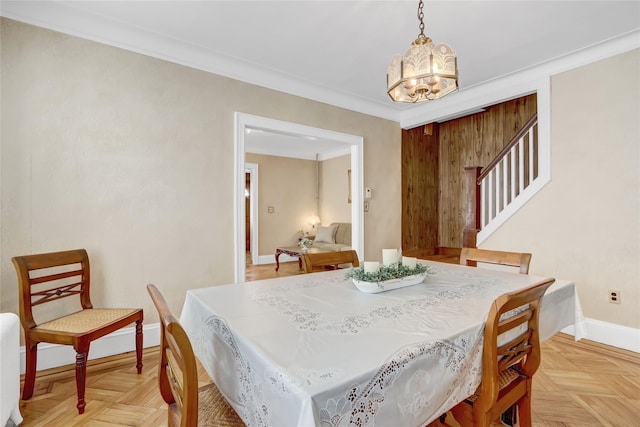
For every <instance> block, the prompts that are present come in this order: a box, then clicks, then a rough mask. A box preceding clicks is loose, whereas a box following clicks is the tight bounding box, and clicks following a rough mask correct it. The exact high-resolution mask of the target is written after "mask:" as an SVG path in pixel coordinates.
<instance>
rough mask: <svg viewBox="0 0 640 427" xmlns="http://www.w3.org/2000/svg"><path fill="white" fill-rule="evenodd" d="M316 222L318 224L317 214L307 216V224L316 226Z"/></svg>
mask: <svg viewBox="0 0 640 427" xmlns="http://www.w3.org/2000/svg"><path fill="white" fill-rule="evenodd" d="M318 224H320V218H318V215H312V216H310V217H309V225H310V226H312V227H315V226H317V225H318Z"/></svg>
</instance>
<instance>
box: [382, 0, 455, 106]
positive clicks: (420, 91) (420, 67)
mask: <svg viewBox="0 0 640 427" xmlns="http://www.w3.org/2000/svg"><path fill="white" fill-rule="evenodd" d="M423 7H424V4H423V3H422V0H420V3H419V4H418V19H419V20H420V34H419V35H418V38H417V39H415V40H414V41H413V43H411V47H410V48H409V50H407V52H406V53H405V55H404V56H402V55H396V56H394V57H393V59H392V60H391V64H390V65H389V70H388V71H387V93H388V94H389V96H390V97H391V99H392V100H394V101H396V102H424V101H431V100H434V99H439V98H442V97H443V96H445V95H448V94H450V93H451V92H454V91H455V90H457V89H458V65H457V58H456V52H455V51H454V50H453V49H452V48H451V46H449V45H448V44H445V43H441V44H437V45H435V46H434V45H433V44H432V42H431V39H430V38H429V37H427V36H425V35H424V22H423V20H424V13H423V12H422V8H423Z"/></svg>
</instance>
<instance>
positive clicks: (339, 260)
mask: <svg viewBox="0 0 640 427" xmlns="http://www.w3.org/2000/svg"><path fill="white" fill-rule="evenodd" d="M302 259H303V264H304V271H305V272H307V273H310V272H311V271H313V269H314V268H315V267H328V266H333V267H337V266H338V265H340V264H351V265H353V266H354V267H358V266H359V265H360V262H359V261H358V254H357V253H356V251H353V250H351V251H338V252H316V253H308V254H303V256H302Z"/></svg>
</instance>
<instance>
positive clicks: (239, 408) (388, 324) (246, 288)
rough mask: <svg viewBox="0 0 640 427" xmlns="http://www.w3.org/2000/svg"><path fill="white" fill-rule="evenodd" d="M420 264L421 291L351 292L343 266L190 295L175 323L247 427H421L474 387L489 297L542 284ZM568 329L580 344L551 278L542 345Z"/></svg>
mask: <svg viewBox="0 0 640 427" xmlns="http://www.w3.org/2000/svg"><path fill="white" fill-rule="evenodd" d="M419 263H420V264H423V265H425V266H427V267H428V272H429V274H427V275H426V277H425V279H424V280H423V281H422V282H421V283H419V284H415V285H412V286H406V287H401V288H398V289H394V290H389V291H385V292H379V293H366V292H362V291H360V290H359V289H358V288H357V287H356V286H354V283H353V281H352V280H351V279H348V278H346V277H345V274H346V271H348V270H334V271H326V272H320V273H311V274H301V275H295V276H288V277H279V278H274V279H266V280H258V281H252V282H246V283H234V284H228V285H217V286H211V287H206V288H199V289H192V290H189V291H187V294H186V297H185V302H184V306H183V308H182V312H181V315H180V322H181V324H182V325H183V327H184V328H185V330H186V332H187V334H188V336H189V339H190V340H191V343H192V345H193V349H194V353H195V354H196V356H197V357H198V359H199V360H200V362H201V363H202V365H203V367H204V368H205V370H206V371H207V373H208V374H209V376H210V377H211V379H212V380H213V381H214V382H215V384H216V385H217V386H218V388H219V389H220V391H221V393H222V394H223V395H224V397H225V398H226V399H227V400H228V401H229V403H230V404H231V406H232V407H233V408H234V409H235V410H236V412H237V413H238V415H239V416H240V417H241V418H242V420H243V421H244V422H245V423H246V424H247V425H249V426H275V427H288V426H326V427H338V426H360V427H363V426H374V425H375V426H416V427H417V426H424V425H426V424H428V423H429V422H431V421H433V420H435V419H437V418H438V417H439V416H440V415H442V414H444V413H445V412H446V411H447V410H449V409H450V408H452V407H453V406H455V405H456V404H457V403H459V402H461V401H462V400H464V399H465V398H466V397H468V396H470V395H472V394H473V393H474V392H475V390H476V388H477V387H478V385H479V384H480V379H481V375H482V348H483V330H484V322H485V320H486V317H487V315H488V312H489V308H490V305H491V303H492V302H493V301H494V300H495V298H496V297H498V296H499V295H501V294H503V293H506V292H511V291H515V290H518V289H522V288H524V287H527V286H531V285H533V284H536V283H539V282H541V281H543V280H545V279H546V277H541V276H535V275H526V274H517V273H512V272H507V271H497V270H491V269H485V268H476V267H468V266H462V265H455V264H446V263H440V262H433V261H422V260H421V261H419ZM570 325H573V326H574V331H575V332H574V334H575V338H576V340H578V339H580V338H581V337H582V335H583V334H584V317H583V315H582V309H581V307H580V302H579V299H578V294H577V291H576V286H575V284H574V283H573V282H572V281H570V280H560V279H557V280H555V282H554V284H553V285H552V286H551V287H550V288H549V289H548V290H547V292H546V294H545V295H544V297H543V300H542V302H541V306H540V338H541V340H543V341H544V340H546V339H548V338H550V337H551V336H553V335H554V334H556V333H557V332H559V331H560V330H562V329H564V328H566V327H567V326H570ZM543 357H544V355H543Z"/></svg>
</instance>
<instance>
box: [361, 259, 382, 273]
mask: <svg viewBox="0 0 640 427" xmlns="http://www.w3.org/2000/svg"><path fill="white" fill-rule="evenodd" d="M378 271H380V263H379V262H377V261H365V262H364V272H365V273H377V272H378Z"/></svg>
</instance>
